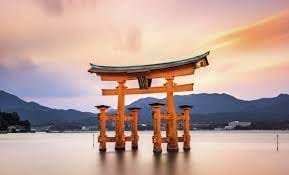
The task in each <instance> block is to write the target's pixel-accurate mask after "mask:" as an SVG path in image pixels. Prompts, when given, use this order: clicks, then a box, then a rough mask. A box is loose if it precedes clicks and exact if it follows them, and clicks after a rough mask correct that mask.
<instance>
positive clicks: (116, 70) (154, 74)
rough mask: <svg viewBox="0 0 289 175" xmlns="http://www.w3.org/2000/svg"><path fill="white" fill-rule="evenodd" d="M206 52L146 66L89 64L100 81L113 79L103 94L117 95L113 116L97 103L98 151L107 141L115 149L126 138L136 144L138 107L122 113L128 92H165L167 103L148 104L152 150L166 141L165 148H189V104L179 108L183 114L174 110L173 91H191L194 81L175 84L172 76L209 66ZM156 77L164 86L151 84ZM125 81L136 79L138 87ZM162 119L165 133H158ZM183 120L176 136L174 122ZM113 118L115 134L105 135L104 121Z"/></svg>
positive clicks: (155, 149)
mask: <svg viewBox="0 0 289 175" xmlns="http://www.w3.org/2000/svg"><path fill="white" fill-rule="evenodd" d="M208 55H209V52H206V53H204V54H202V55H198V56H195V57H192V58H188V59H184V60H179V61H174V62H167V63H159V64H149V65H136V66H99V65H95V64H90V66H91V68H90V69H89V70H88V72H90V73H96V74H97V75H99V76H100V78H101V80H102V81H116V82H117V83H118V86H117V87H116V88H115V89H102V95H103V96H107V95H117V96H118V105H117V112H116V114H115V115H111V116H110V115H108V114H107V109H108V106H105V105H100V106H96V107H97V108H98V109H99V110H100V113H99V127H100V135H99V137H98V141H99V143H100V146H99V150H100V151H106V142H115V149H116V150H125V143H126V141H131V142H132V149H137V147H138V134H137V120H138V112H139V110H140V108H137V107H136V108H131V109H129V110H130V115H126V114H125V95H128V94H151V93H166V95H167V98H166V104H159V103H154V104H150V105H151V106H152V111H153V125H154V136H153V144H154V147H153V148H154V152H161V151H162V149H161V143H167V150H168V151H178V142H183V143H184V150H189V149H190V131H189V130H190V108H191V106H188V105H183V106H180V108H181V109H182V110H183V113H182V114H177V113H176V107H175V103H174V96H173V93H174V92H183V91H192V90H193V83H190V84H182V85H177V84H176V83H174V78H175V77H177V76H186V75H192V74H194V72H195V70H196V69H197V68H200V67H205V66H207V65H209V63H208V60H207V56H208ZM155 78H164V79H165V80H166V83H165V84H164V86H158V87H151V84H152V80H153V79H155ZM128 80H138V85H139V87H138V88H128V87H126V86H125V83H126V81H128ZM162 106H165V108H166V113H165V114H161V108H162ZM161 120H165V121H166V136H165V137H162V136H161ZM178 120H181V121H183V129H184V135H183V136H181V137H178V131H177V121H178ZM107 121H114V122H115V123H116V126H115V136H114V137H108V136H107V135H106V132H105V131H106V122H107ZM125 121H130V122H131V125H132V134H131V136H125V133H124V131H125Z"/></svg>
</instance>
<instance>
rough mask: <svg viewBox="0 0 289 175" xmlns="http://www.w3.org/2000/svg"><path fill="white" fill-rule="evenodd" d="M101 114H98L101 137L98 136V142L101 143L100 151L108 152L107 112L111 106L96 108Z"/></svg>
mask: <svg viewBox="0 0 289 175" xmlns="http://www.w3.org/2000/svg"><path fill="white" fill-rule="evenodd" d="M95 107H96V108H97V109H98V110H99V111H100V113H99V114H98V120H99V136H98V142H99V151H106V118H107V116H106V112H107V109H108V108H109V106H105V105H100V106H95Z"/></svg>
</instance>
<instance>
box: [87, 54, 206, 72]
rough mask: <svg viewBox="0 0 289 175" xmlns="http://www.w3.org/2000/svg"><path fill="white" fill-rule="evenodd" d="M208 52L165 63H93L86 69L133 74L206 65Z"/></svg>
mask: <svg viewBox="0 0 289 175" xmlns="http://www.w3.org/2000/svg"><path fill="white" fill-rule="evenodd" d="M208 55H209V52H206V53H204V54H201V55H198V56H195V57H191V58H187V59H183V60H179V61H172V62H166V63H158V64H147V65H136V66H100V65H95V64H90V66H91V68H90V69H89V70H88V72H90V73H96V74H102V73H109V74H119V73H124V74H133V73H142V72H150V71H154V70H160V71H161V70H163V69H170V68H175V67H179V66H185V65H192V64H197V63H199V62H201V65H199V67H203V66H207V65H208V64H209V63H208V60H207V56H208Z"/></svg>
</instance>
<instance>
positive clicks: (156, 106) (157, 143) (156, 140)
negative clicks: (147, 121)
mask: <svg viewBox="0 0 289 175" xmlns="http://www.w3.org/2000/svg"><path fill="white" fill-rule="evenodd" d="M150 105H151V107H152V111H153V125H154V136H153V144H154V148H153V151H154V153H161V152H162V136H161V107H162V106H164V104H160V103H152V104H150Z"/></svg>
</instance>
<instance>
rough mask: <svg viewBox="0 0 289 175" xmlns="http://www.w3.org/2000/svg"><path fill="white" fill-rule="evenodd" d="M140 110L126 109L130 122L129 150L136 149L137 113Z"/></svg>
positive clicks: (137, 137)
mask: <svg viewBox="0 0 289 175" xmlns="http://www.w3.org/2000/svg"><path fill="white" fill-rule="evenodd" d="M140 109H141V108H128V110H130V112H131V116H132V120H131V138H132V142H131V148H132V149H138V139H139V136H138V132H137V131H138V130H137V123H138V112H139V110H140Z"/></svg>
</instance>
